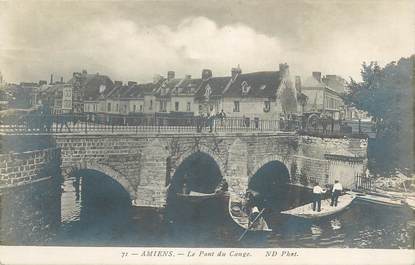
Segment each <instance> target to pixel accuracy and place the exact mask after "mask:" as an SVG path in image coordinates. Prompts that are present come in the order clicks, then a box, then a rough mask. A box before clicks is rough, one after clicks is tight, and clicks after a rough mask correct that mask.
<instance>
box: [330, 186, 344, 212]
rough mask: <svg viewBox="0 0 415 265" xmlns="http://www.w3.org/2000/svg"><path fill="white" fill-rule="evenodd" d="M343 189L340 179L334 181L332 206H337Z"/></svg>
mask: <svg viewBox="0 0 415 265" xmlns="http://www.w3.org/2000/svg"><path fill="white" fill-rule="evenodd" d="M342 191H343V186H342V184H341V183H340V182H339V181H338V180H336V181H334V185H333V190H332V195H331V203H330V206H333V205H334V207H336V206H337V201H338V199H339V196H340V194H341V193H342Z"/></svg>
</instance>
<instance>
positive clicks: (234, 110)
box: [233, 101, 239, 112]
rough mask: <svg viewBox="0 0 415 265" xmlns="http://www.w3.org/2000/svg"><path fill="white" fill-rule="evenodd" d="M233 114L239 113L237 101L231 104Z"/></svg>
mask: <svg viewBox="0 0 415 265" xmlns="http://www.w3.org/2000/svg"><path fill="white" fill-rule="evenodd" d="M233 112H239V101H234V102H233Z"/></svg>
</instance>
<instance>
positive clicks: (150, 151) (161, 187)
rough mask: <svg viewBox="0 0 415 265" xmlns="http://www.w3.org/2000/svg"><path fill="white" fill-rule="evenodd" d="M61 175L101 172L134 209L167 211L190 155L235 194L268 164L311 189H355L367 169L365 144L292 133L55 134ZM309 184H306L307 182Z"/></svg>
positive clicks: (294, 181)
mask: <svg viewBox="0 0 415 265" xmlns="http://www.w3.org/2000/svg"><path fill="white" fill-rule="evenodd" d="M54 139H55V142H56V145H57V147H59V148H60V150H61V159H62V165H61V167H62V172H63V173H64V174H73V173H75V172H78V171H81V170H94V171H99V172H102V173H104V174H106V175H107V176H109V177H111V178H112V179H114V180H115V181H117V182H118V183H119V184H120V185H121V186H122V187H123V188H124V189H125V190H126V191H127V192H128V193H129V195H130V198H131V200H132V203H133V205H135V206H145V207H156V208H158V207H163V206H164V205H165V204H166V198H167V190H168V187H169V184H170V182H171V179H172V177H173V176H174V175H175V172H176V170H177V168H178V167H179V166H180V165H181V164H182V163H183V162H184V161H185V160H186V159H187V158H188V157H190V156H191V155H192V154H194V153H198V152H201V153H204V154H206V155H208V156H210V157H211V158H212V159H213V160H214V161H215V162H216V164H217V166H218V168H219V170H220V172H221V175H222V176H223V177H224V178H226V180H227V181H228V183H229V189H230V191H231V192H236V193H240V192H244V191H245V190H246V188H247V187H248V183H249V180H250V178H251V177H252V176H253V175H254V174H255V173H256V172H257V171H258V169H260V168H261V167H263V166H264V165H265V164H267V163H268V162H270V161H279V162H281V163H283V164H284V165H285V166H286V168H287V170H288V172H289V174H290V182H292V183H299V182H302V184H304V185H307V184H308V183H311V181H312V180H317V181H319V182H320V183H321V184H325V183H333V182H334V179H340V180H341V181H342V182H343V183H344V185H345V186H346V187H351V186H352V185H353V180H354V178H355V176H356V175H357V174H362V173H363V172H364V170H365V169H366V161H367V160H366V140H361V139H321V138H315V137H306V136H299V135H298V134H296V133H294V132H267V133H265V132H262V133H260V132H243V133H236V132H233V133H232V132H226V133H214V134H210V133H191V132H187V133H170V134H166V133H164V134H163V133H161V134H160V133H159V134H157V133H143V134H99V133H97V134H84V135H81V134H56V135H55V136H54ZM304 180H305V183H304Z"/></svg>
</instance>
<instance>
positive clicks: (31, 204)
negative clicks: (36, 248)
mask: <svg viewBox="0 0 415 265" xmlns="http://www.w3.org/2000/svg"><path fill="white" fill-rule="evenodd" d="M59 176H60V150H59V149H56V148H48V149H43V150H35V151H26V152H21V153H7V154H1V155H0V242H1V244H7V245H13V244H19V245H21V244H23V245H30V244H35V243H39V242H44V239H45V238H48V235H49V234H50V233H53V232H54V231H55V230H56V229H57V227H58V226H59V224H60V218H61V214H60V212H61V209H60V207H61V205H60V199H61V197H60V195H61V190H60V177H59Z"/></svg>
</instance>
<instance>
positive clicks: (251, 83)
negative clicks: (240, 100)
mask: <svg viewBox="0 0 415 265" xmlns="http://www.w3.org/2000/svg"><path fill="white" fill-rule="evenodd" d="M281 80H282V79H281V77H280V74H279V72H278V71H267V72H254V73H248V74H239V75H238V76H237V77H236V78H235V80H233V81H232V82H231V84H230V85H229V87H228V88H227V89H226V91H224V96H225V97H244V96H246V97H261V98H270V97H275V96H276V95H277V89H278V87H279V85H280V83H281Z"/></svg>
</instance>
